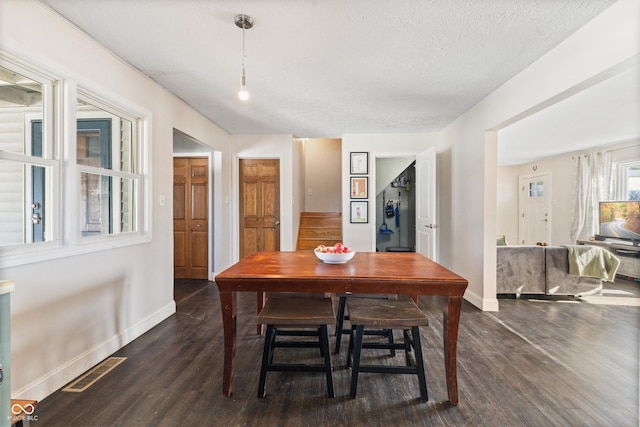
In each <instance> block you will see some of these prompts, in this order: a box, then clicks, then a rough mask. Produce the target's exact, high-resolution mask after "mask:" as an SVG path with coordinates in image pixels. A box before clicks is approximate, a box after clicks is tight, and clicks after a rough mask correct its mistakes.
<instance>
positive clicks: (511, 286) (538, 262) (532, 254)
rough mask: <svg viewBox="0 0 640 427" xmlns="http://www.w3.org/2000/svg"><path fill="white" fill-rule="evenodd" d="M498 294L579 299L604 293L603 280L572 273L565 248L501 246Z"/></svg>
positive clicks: (498, 265) (498, 261) (498, 267)
mask: <svg viewBox="0 0 640 427" xmlns="http://www.w3.org/2000/svg"><path fill="white" fill-rule="evenodd" d="M497 251H498V254H497V256H498V258H497V286H496V288H497V293H498V295H515V296H516V297H519V296H521V295H546V296H553V295H563V296H574V297H579V296H581V295H588V294H593V293H599V292H601V291H602V280H601V279H598V278H595V277H582V276H575V275H572V274H569V260H568V249H567V248H566V247H562V246H498V247H497Z"/></svg>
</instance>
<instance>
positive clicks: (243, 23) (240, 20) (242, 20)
mask: <svg viewBox="0 0 640 427" xmlns="http://www.w3.org/2000/svg"><path fill="white" fill-rule="evenodd" d="M235 23H236V26H237V27H238V28H242V85H241V86H240V92H238V98H240V99H241V100H242V101H246V100H247V99H249V91H247V86H246V84H245V73H244V58H245V56H246V55H245V53H244V30H250V29H251V28H253V18H252V17H250V16H247V15H238V16H236V18H235Z"/></svg>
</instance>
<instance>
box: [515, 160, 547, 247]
mask: <svg viewBox="0 0 640 427" xmlns="http://www.w3.org/2000/svg"><path fill="white" fill-rule="evenodd" d="M519 205H520V218H519V223H520V224H519V235H520V236H519V237H520V239H519V240H520V244H522V245H535V244H536V243H546V244H551V173H543V174H539V175H527V176H521V177H520V197H519Z"/></svg>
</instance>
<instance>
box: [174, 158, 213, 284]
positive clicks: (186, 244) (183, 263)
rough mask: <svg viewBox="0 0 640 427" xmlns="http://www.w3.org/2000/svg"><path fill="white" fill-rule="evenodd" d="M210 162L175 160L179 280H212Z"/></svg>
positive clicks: (190, 159) (176, 266)
mask: <svg viewBox="0 0 640 427" xmlns="http://www.w3.org/2000/svg"><path fill="white" fill-rule="evenodd" d="M208 212H209V161H208V159H207V158H203V157H177V158H174V159H173V247H174V256H173V265H174V276H175V277H176V278H177V279H208V278H209V266H208V259H209V227H208V225H209V221H208V219H209V216H208Z"/></svg>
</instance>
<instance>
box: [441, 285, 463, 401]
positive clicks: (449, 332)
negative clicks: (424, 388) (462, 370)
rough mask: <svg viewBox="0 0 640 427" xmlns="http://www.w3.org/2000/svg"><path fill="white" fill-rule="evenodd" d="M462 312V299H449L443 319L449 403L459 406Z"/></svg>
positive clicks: (444, 309)
mask: <svg viewBox="0 0 640 427" xmlns="http://www.w3.org/2000/svg"><path fill="white" fill-rule="evenodd" d="M461 310H462V297H451V296H450V297H449V299H448V302H447V304H445V305H444V308H443V310H442V311H443V313H442V319H443V322H442V324H443V327H444V334H443V335H444V367H445V374H446V376H447V391H448V392H449V401H450V402H451V403H452V404H454V405H457V404H458V363H457V359H456V352H457V350H458V325H459V324H460V311H461Z"/></svg>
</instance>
